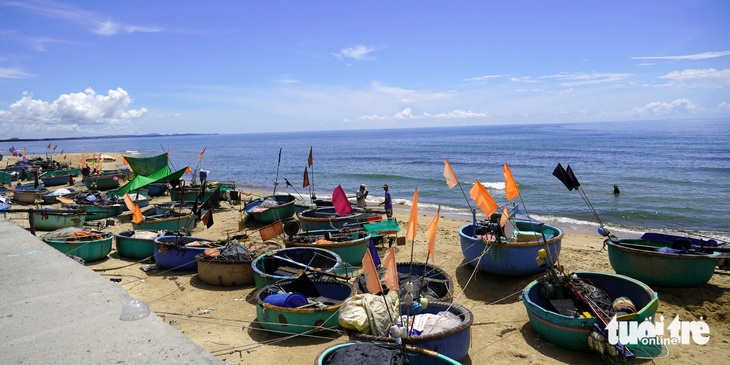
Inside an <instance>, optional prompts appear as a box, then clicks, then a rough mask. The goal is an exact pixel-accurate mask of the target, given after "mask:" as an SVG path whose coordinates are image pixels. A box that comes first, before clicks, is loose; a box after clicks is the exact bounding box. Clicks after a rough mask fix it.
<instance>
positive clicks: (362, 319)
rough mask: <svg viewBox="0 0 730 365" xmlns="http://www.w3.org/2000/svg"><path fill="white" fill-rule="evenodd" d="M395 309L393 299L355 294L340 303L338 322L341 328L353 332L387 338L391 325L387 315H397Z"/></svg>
mask: <svg viewBox="0 0 730 365" xmlns="http://www.w3.org/2000/svg"><path fill="white" fill-rule="evenodd" d="M386 303H387V305H388V307H387V308H386ZM396 308H397V307H396V301H395V299H394V298H393V297H390V296H387V295H386V296H377V295H373V294H357V295H355V296H353V297H351V298H349V299H347V300H346V301H345V302H344V303H342V306H341V307H340V316H339V318H338V321H339V323H340V325H341V326H342V327H344V328H347V329H350V330H353V331H358V332H360V333H364V334H371V335H373V336H388V331H389V330H390V325H391V323H390V316H389V315H388V313H389V311H390V313H398V312H397V311H396V310H397V309H396Z"/></svg>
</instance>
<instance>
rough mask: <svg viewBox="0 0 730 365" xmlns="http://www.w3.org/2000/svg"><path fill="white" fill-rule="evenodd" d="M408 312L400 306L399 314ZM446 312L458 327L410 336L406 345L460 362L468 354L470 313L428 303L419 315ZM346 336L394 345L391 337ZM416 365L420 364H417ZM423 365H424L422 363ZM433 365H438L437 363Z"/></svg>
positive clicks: (471, 316) (352, 338)
mask: <svg viewBox="0 0 730 365" xmlns="http://www.w3.org/2000/svg"><path fill="white" fill-rule="evenodd" d="M409 310H410V307H407V306H406V305H405V304H402V305H401V314H406V313H407V312H408V311H409ZM447 310H448V311H449V312H451V313H453V314H455V315H456V316H458V317H459V318H460V319H461V324H459V326H457V327H455V328H452V329H450V330H448V331H444V332H439V333H432V334H427V335H423V336H410V337H408V339H407V341H406V343H407V344H408V345H412V346H415V347H420V348H424V349H427V350H431V351H436V352H438V353H440V354H443V355H444V356H446V357H448V358H451V359H454V360H456V361H461V360H462V359H463V358H465V357H466V355H467V354H468V352H469V345H470V344H471V325H472V323H473V322H474V315H473V314H472V312H471V311H470V310H468V309H466V308H464V307H462V306H460V305H458V304H449V303H441V302H430V303H428V307H426V308H424V309H423V311H422V312H421V314H424V313H430V314H438V313H439V312H443V311H447ZM347 334H348V336H349V337H350V340H355V341H359V342H375V343H386V344H395V339H394V338H392V337H383V336H372V335H366V334H362V333H358V332H354V331H350V330H348V331H347ZM418 364H422V363H421V362H419V363H418ZM423 364H426V363H425V362H424V363H423ZM434 364H438V362H435V363H434Z"/></svg>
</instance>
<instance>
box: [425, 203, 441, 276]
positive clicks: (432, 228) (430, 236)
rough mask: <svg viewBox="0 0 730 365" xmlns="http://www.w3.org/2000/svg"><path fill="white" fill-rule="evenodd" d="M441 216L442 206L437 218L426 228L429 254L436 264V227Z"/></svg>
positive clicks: (432, 261)
mask: <svg viewBox="0 0 730 365" xmlns="http://www.w3.org/2000/svg"><path fill="white" fill-rule="evenodd" d="M440 215H441V206H439V209H438V211H437V212H436V216H435V217H433V219H431V222H429V223H428V226H427V227H426V240H427V241H428V253H429V254H430V255H431V263H432V264H434V265H435V264H436V263H435V262H434V256H436V226H438V224H439V216H440Z"/></svg>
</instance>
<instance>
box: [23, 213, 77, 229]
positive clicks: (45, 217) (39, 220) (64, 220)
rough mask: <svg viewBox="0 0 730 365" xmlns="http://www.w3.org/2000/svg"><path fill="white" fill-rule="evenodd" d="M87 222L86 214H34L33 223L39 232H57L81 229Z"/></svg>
mask: <svg viewBox="0 0 730 365" xmlns="http://www.w3.org/2000/svg"><path fill="white" fill-rule="evenodd" d="M84 222H86V215H85V214H78V213H46V212H38V211H36V212H34V213H33V223H34V224H35V229H37V230H39V231H55V230H57V229H61V228H66V227H81V226H83V225H84Z"/></svg>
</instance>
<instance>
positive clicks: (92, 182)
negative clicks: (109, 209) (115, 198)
mask: <svg viewBox="0 0 730 365" xmlns="http://www.w3.org/2000/svg"><path fill="white" fill-rule="evenodd" d="M119 180H120V177H119V176H117V175H99V176H85V177H84V185H86V188H88V189H92V190H109V189H115V188H118V187H119Z"/></svg>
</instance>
